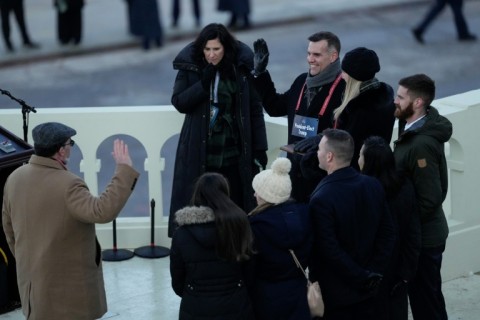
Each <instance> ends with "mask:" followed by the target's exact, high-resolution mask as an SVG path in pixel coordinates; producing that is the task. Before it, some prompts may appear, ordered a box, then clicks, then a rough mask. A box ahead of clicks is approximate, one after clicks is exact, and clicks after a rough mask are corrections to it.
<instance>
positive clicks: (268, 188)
mask: <svg viewBox="0 0 480 320" xmlns="http://www.w3.org/2000/svg"><path fill="white" fill-rule="evenodd" d="M291 168H292V163H291V162H290V160H288V159H287V158H277V159H276V160H275V161H273V163H272V168H271V169H268V170H263V171H262V172H260V173H259V174H257V175H256V176H255V177H254V178H253V181H252V187H253V190H255V192H256V193H257V195H259V196H260V197H261V198H262V199H263V200H265V201H267V202H269V203H273V204H278V203H282V202H285V201H287V200H288V199H289V198H290V193H291V192H292V182H291V181H290V176H289V175H288V173H289V172H290V169H291Z"/></svg>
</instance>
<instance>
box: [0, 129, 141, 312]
mask: <svg viewBox="0 0 480 320" xmlns="http://www.w3.org/2000/svg"><path fill="white" fill-rule="evenodd" d="M75 134H76V131H75V130H74V129H72V128H70V127H68V126H66V125H63V124H60V123H55V122H48V123H43V124H40V125H38V126H37V127H35V128H34V129H33V132H32V135H33V140H34V149H35V154H34V155H33V156H32V157H31V158H30V161H29V163H28V164H26V165H24V166H22V167H20V168H18V169H16V170H15V171H14V172H13V173H12V174H11V175H10V176H9V177H8V180H7V182H6V184H5V190H4V197H3V207H2V218H3V228H4V231H5V235H6V237H7V241H8V245H9V247H10V250H11V251H12V253H13V255H14V256H15V258H16V260H17V274H18V277H17V280H18V286H19V290H20V298H21V302H22V308H23V314H24V315H25V317H26V318H27V319H32V320H35V319H75V320H80V319H85V320H92V319H97V318H100V317H102V315H103V314H105V312H106V311H107V303H106V297H105V288H104V283H103V273H102V264H101V249H100V245H99V243H98V241H97V238H96V235H95V223H107V222H110V221H112V220H113V219H115V218H116V217H117V215H118V214H119V212H120V210H121V209H122V207H123V206H124V204H125V202H126V201H127V199H128V197H129V196H130V194H131V193H132V191H133V188H134V186H135V183H136V181H137V178H138V176H139V174H138V172H136V171H135V170H134V169H133V168H132V160H131V158H130V155H129V152H128V147H127V145H125V144H124V142H123V141H122V140H118V139H117V140H115V142H114V145H113V152H112V155H113V158H114V159H115V162H116V170H115V174H114V176H113V178H112V180H111V182H110V184H109V185H108V186H107V188H106V190H105V191H104V192H103V193H102V194H101V195H100V196H98V197H95V196H93V195H92V194H91V193H90V191H89V190H88V187H87V185H86V184H85V182H84V181H83V180H82V179H80V178H79V177H77V176H76V175H74V174H72V173H71V172H69V171H68V170H67V167H66V164H67V161H68V158H69V156H70V150H71V148H72V147H73V146H74V141H73V140H72V139H71V137H72V136H74V135H75Z"/></svg>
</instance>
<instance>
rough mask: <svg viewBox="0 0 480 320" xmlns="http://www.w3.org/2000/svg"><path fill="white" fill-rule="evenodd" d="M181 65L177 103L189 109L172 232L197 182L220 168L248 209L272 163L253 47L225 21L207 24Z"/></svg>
mask: <svg viewBox="0 0 480 320" xmlns="http://www.w3.org/2000/svg"><path fill="white" fill-rule="evenodd" d="M173 67H174V68H175V69H176V70H178V74H177V77H176V79H175V85H174V88H173V94H172V104H173V106H174V107H175V108H176V109H177V110H178V111H179V112H180V113H183V114H185V120H184V123H183V126H182V130H181V133H180V140H179V142H178V148H177V154H176V158H175V169H174V176H173V186H172V201H171V206H170V221H169V230H168V234H169V236H170V237H171V236H172V235H173V233H174V231H175V228H176V225H175V222H174V219H173V214H174V213H175V212H176V211H177V210H178V209H180V208H182V207H184V206H185V205H187V203H188V200H189V198H190V197H191V195H192V186H193V181H195V179H196V178H198V177H199V176H200V175H202V174H203V173H204V172H218V173H221V174H222V175H224V176H225V177H226V178H227V180H228V181H230V182H235V183H232V184H231V185H230V188H231V189H230V195H231V198H232V200H233V201H234V202H235V203H236V204H237V205H238V206H239V207H240V208H242V209H243V210H245V211H250V210H251V209H252V208H253V207H254V199H253V190H252V186H251V183H252V179H253V176H254V175H255V174H256V173H257V172H258V171H259V166H262V167H263V168H265V166H266V164H267V155H266V150H267V136H266V131H265V121H264V119H263V109H262V104H261V102H260V99H259V97H258V95H257V94H256V92H255V90H254V89H253V86H252V85H251V77H252V76H251V74H250V70H252V69H253V52H252V50H251V49H250V48H249V47H248V46H247V45H245V44H244V43H242V42H240V41H237V40H236V39H235V38H234V37H233V35H231V34H230V33H229V32H228V30H227V29H226V28H225V26H223V25H221V24H216V23H212V24H209V25H207V26H206V27H205V28H203V30H202V31H201V32H200V34H199V35H198V37H197V39H196V40H195V41H194V42H192V43H190V44H189V45H187V46H186V47H185V48H184V49H183V50H182V51H181V52H180V53H179V54H178V55H177V57H176V58H175V60H174V61H173Z"/></svg>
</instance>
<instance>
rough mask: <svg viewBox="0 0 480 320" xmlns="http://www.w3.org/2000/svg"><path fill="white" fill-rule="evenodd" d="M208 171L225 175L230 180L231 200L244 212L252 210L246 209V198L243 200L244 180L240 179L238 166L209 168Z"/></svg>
mask: <svg viewBox="0 0 480 320" xmlns="http://www.w3.org/2000/svg"><path fill="white" fill-rule="evenodd" d="M207 171H210V172H217V173H220V174H221V175H223V176H224V177H225V178H226V179H227V180H228V186H229V187H230V199H232V200H233V202H235V204H236V205H237V206H239V207H240V208H242V209H243V210H249V209H251V208H245V204H244V198H243V185H242V183H241V181H242V179H241V177H240V172H239V168H238V164H236V165H233V166H228V167H222V168H216V169H213V168H207ZM252 196H253V194H252ZM247 212H248V211H247Z"/></svg>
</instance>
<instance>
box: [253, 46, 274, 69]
mask: <svg viewBox="0 0 480 320" xmlns="http://www.w3.org/2000/svg"><path fill="white" fill-rule="evenodd" d="M269 55H270V54H269V53H268V46H267V43H266V42H265V40H263V39H258V40H256V41H255V42H254V43H253V75H254V76H258V75H259V74H261V73H263V72H265V71H266V70H267V65H268V56H269Z"/></svg>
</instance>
